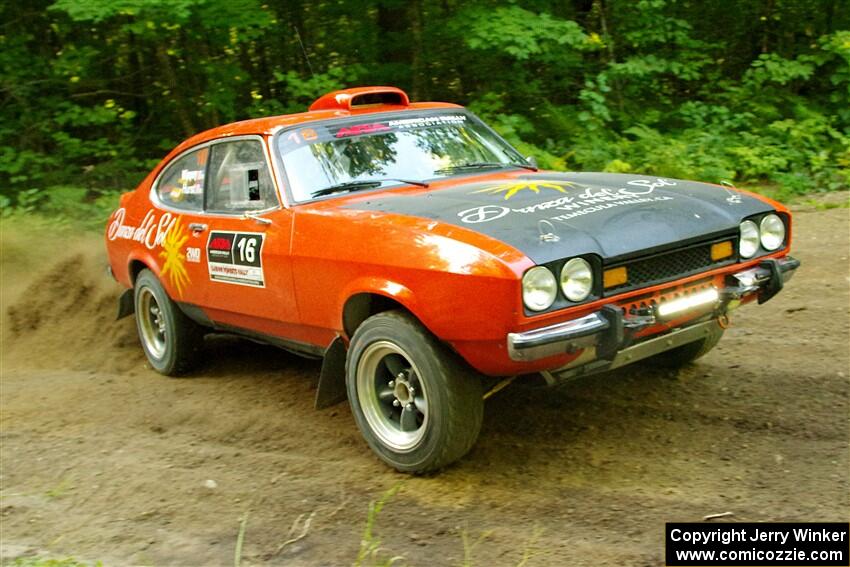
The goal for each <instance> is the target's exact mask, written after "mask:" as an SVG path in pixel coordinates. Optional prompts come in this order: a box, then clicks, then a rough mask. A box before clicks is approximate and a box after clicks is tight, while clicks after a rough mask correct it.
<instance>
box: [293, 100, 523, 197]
mask: <svg viewBox="0 0 850 567" xmlns="http://www.w3.org/2000/svg"><path fill="white" fill-rule="evenodd" d="M277 149H278V152H280V156H281V158H282V159H283V165H284V168H285V169H286V176H287V180H288V182H289V187H290V190H291V192H292V197H293V198H294V199H295V201H298V202H300V201H307V200H310V199H312V198H315V197H317V196H320V195H323V194H332V193H334V192H335V191H333V190H331V191H328V189H329V188H331V189H332V188H334V187H337V186H343V188H351V187H356V186H357V185H359V184H358V182H369V181H374V182H375V183H374V186H373V187H369V188H374V187H376V186H377V187H379V186H381V185H390V184H399V183H402V182H403V181H402V180H411V181H423V180H426V179H436V178H440V177H447V176H449V175H455V174H457V173H468V172H470V171H475V170H478V169H481V170H484V169H487V168H499V167H508V166H510V165H511V164H518V167H528V164H527V163H526V162H525V160H524V159H523V157H522V156H521V155H520V154H519V153H518V152H517V151H516V150H514V149H513V148H512V147H511V146H509V145H508V144H507V143H506V142H505V141H504V140H502V139H501V138H499V137H498V136H497V135H496V134H494V133H493V132H492V131H491V130H490V129H489V128H487V127H486V126H484V124H483V123H481V122H480V121H479V120H478V119H477V118H475V117H474V116H471V115H469V114H466V113H464V112H462V111H457V110H453V111H450V112H439V113H435V112H433V111H431V112H430V113H411V112H405V113H404V114H402V115H399V114H396V115H390V116H386V115H382V116H375V115H372V116H366V117H359V118H358V119H356V120H345V121H333V122H326V123H316V124H308V125H305V126H304V127H303V128H297V129H294V130H289V131H285V132H282V133H281V134H279V135H278V138H277ZM366 185H368V184H366ZM360 186H361V187H363V185H360Z"/></svg>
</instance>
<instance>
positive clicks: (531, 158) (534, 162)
mask: <svg viewBox="0 0 850 567" xmlns="http://www.w3.org/2000/svg"><path fill="white" fill-rule="evenodd" d="M525 161H527V162H528V165H530V166H531V167H533V168H534V169H540V166H538V165H537V159H536V158H535V157H534V156H526V158H525Z"/></svg>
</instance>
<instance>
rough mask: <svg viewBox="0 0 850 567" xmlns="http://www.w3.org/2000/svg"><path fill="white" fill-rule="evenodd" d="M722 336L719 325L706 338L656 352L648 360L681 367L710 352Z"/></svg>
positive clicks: (664, 366) (657, 364)
mask: <svg viewBox="0 0 850 567" xmlns="http://www.w3.org/2000/svg"><path fill="white" fill-rule="evenodd" d="M721 338H723V329H721V328H720V327H719V326H718V327H716V328H714V329H712V331H711V334H709V335H708V336H707V337H705V338H704V339H700V340H698V341H694V342H692V343H688V344H686V345H682V346H680V347H676V348H674V349H672V350H668V351H666V352H662V353H659V354H656V355H655V356H653V357H651V358H650V359H649V360H648V362H649V363H650V364H653V365H655V366H661V367H663V368H679V367H681V366H685V365H686V364H689V363H691V362H693V361H695V360H696V359H698V358H701V357H703V356H705V355H706V354H708V353H709V351H710V350H711V349H713V348H714V347H716V346H717V343H718V342H720V339H721Z"/></svg>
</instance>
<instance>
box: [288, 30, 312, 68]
mask: <svg viewBox="0 0 850 567" xmlns="http://www.w3.org/2000/svg"><path fill="white" fill-rule="evenodd" d="M292 27H293V28H295V37H297V38H298V45H300V46H301V53H303V54H304V61H306V62H307V69H309V70H310V76H311V77H313V78H314V79H315V78H316V74H315V73H314V72H313V66H312V65H310V58H309V57H308V56H307V50H306V49H304V42H303V41H301V32H299V31H298V26H296V25H295V24H292Z"/></svg>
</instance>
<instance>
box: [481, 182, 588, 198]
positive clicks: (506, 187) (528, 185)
mask: <svg viewBox="0 0 850 567" xmlns="http://www.w3.org/2000/svg"><path fill="white" fill-rule="evenodd" d="M575 186H576V184H575V183H572V182H570V181H561V182H560V183H549V182H546V181H539V182H538V181H522V182H519V183H503V184H501V185H496V186H494V187H487V188H486V189H479V190H478V191H473V193H490V194H493V195H498V194H500V193H504V194H505V201H507V200H508V199H510V198H511V197H513V196H514V195H516V194H517V193H520V192H522V191H533V192H534V193H540V191H541V190H542V189H551V190H553V191H558V192H559V193H566V192H567V187H575Z"/></svg>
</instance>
